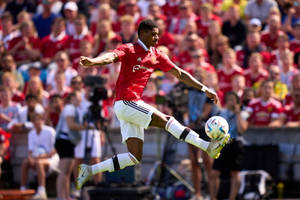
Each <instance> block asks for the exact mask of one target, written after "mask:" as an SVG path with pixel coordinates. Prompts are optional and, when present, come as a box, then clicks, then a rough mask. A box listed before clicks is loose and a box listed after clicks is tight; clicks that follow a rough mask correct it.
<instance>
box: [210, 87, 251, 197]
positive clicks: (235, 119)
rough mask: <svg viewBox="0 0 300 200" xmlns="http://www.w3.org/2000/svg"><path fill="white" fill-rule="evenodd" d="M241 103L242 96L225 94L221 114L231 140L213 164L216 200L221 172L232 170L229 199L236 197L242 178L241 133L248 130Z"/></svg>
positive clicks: (232, 93)
mask: <svg viewBox="0 0 300 200" xmlns="http://www.w3.org/2000/svg"><path fill="white" fill-rule="evenodd" d="M242 112H243V111H242V110H241V105H240V98H239V97H238V95H237V94H236V93H234V92H228V93H227V94H226V95H225V107H224V109H222V110H221V111H220V114H219V115H220V116H221V117H224V118H225V119H226V120H227V122H228V124H229V131H228V133H229V134H230V138H231V142H230V143H229V144H228V145H226V146H225V147H224V149H223V150H222V154H221V155H220V157H219V158H218V159H216V160H214V164H213V172H212V174H213V178H212V180H211V181H212V182H213V183H212V185H213V186H214V191H213V192H212V194H213V195H214V197H212V200H216V196H217V194H218V190H219V184H220V176H221V172H224V171H225V172H230V177H231V178H230V193H229V199H230V200H233V199H236V197H237V195H238V192H239V188H240V185H241V179H240V175H239V172H240V171H241V170H242V165H241V164H242V159H243V157H242V156H243V149H244V148H243V143H242V141H241V135H242V134H243V133H244V132H245V131H246V130H247V128H248V122H247V119H245V118H243V116H242Z"/></svg>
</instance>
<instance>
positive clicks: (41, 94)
mask: <svg viewBox="0 0 300 200" xmlns="http://www.w3.org/2000/svg"><path fill="white" fill-rule="evenodd" d="M30 94H31V95H35V96H36V97H37V100H38V102H39V103H40V104H41V105H43V106H46V105H48V100H49V93H48V92H47V91H45V90H44V88H43V84H42V81H41V79H40V77H38V76H35V77H31V78H30V80H29V81H28V85H27V88H26V91H25V95H26V96H27V95H30Z"/></svg>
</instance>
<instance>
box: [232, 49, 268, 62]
mask: <svg viewBox="0 0 300 200" xmlns="http://www.w3.org/2000/svg"><path fill="white" fill-rule="evenodd" d="M259 53H260V55H261V56H262V58H263V63H264V64H267V65H269V64H271V63H272V56H271V54H270V53H269V52H267V51H261V52H259ZM244 58H245V51H244V50H239V51H237V52H236V60H237V63H238V64H239V65H240V66H243V65H244Z"/></svg>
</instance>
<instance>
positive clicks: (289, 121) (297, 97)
mask: <svg viewBox="0 0 300 200" xmlns="http://www.w3.org/2000/svg"><path fill="white" fill-rule="evenodd" d="M291 95H292V99H293V103H292V104H291V105H289V106H285V111H284V113H285V126H287V127H299V126H300V118H299V116H300V89H295V90H292V92H291Z"/></svg>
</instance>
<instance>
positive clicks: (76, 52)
mask: <svg viewBox="0 0 300 200" xmlns="http://www.w3.org/2000/svg"><path fill="white" fill-rule="evenodd" d="M75 30H76V33H75V35H73V36H71V39H70V40H69V44H68V50H69V55H70V58H71V61H73V60H74V59H76V58H78V57H79V56H80V47H79V44H80V41H82V40H88V41H90V42H92V43H93V41H94V40H93V37H92V35H91V34H90V33H89V30H88V28H87V24H86V18H85V16H84V15H82V14H79V15H78V17H77V18H76V20H75Z"/></svg>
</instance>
